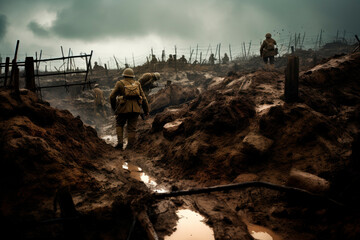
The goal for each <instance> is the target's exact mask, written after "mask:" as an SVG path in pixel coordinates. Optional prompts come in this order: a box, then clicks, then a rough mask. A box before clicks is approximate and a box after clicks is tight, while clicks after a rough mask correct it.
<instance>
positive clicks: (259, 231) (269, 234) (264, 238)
mask: <svg viewBox="0 0 360 240" xmlns="http://www.w3.org/2000/svg"><path fill="white" fill-rule="evenodd" d="M243 221H244V222H245V224H246V225H247V228H248V231H249V233H250V235H251V236H252V237H253V238H254V239H256V240H282V238H281V237H280V236H279V235H277V234H276V233H274V232H273V231H271V230H270V229H268V228H266V227H262V226H258V225H255V224H252V223H249V222H248V221H247V220H246V219H243Z"/></svg>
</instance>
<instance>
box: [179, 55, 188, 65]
mask: <svg viewBox="0 0 360 240" xmlns="http://www.w3.org/2000/svg"><path fill="white" fill-rule="evenodd" d="M179 62H180V63H182V64H187V60H186V58H185V56H184V55H182V56H181V58H180V59H179Z"/></svg>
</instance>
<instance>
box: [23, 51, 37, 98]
mask: <svg viewBox="0 0 360 240" xmlns="http://www.w3.org/2000/svg"><path fill="white" fill-rule="evenodd" d="M25 75H26V76H25V88H26V89H29V90H30V91H33V92H35V90H36V86H35V76H34V58H33V57H27V58H26V59H25Z"/></svg>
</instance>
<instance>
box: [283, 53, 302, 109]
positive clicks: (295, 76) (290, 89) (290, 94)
mask: <svg viewBox="0 0 360 240" xmlns="http://www.w3.org/2000/svg"><path fill="white" fill-rule="evenodd" d="M298 94H299V57H296V56H291V57H289V58H288V64H287V67H286V72H285V101H286V102H295V101H296V100H297V99H298Z"/></svg>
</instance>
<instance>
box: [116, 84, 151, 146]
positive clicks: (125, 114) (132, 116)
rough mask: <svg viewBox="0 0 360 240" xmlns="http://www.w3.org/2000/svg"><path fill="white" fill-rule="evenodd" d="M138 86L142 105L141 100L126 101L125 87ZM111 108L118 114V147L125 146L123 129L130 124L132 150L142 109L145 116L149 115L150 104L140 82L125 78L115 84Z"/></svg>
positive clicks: (129, 136)
mask: <svg viewBox="0 0 360 240" xmlns="http://www.w3.org/2000/svg"><path fill="white" fill-rule="evenodd" d="M124 82H125V83H126V85H128V84H136V85H138V87H139V89H140V96H141V97H142V104H140V100H139V99H125V98H124V96H125V85H124ZM110 103H111V108H112V109H113V110H114V111H115V114H116V133H117V136H118V145H121V146H122V144H123V128H124V125H125V123H126V122H127V124H128V129H127V130H128V148H131V147H132V145H133V143H134V141H135V138H136V125H137V120H138V117H139V115H140V112H141V108H142V109H143V110H144V113H145V114H148V113H149V104H148V101H147V99H146V96H145V94H144V91H143V90H142V88H141V85H140V83H139V82H138V81H135V80H134V79H133V78H124V80H122V81H118V82H117V83H116V84H115V88H114V89H113V90H112V92H111V94H110Z"/></svg>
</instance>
